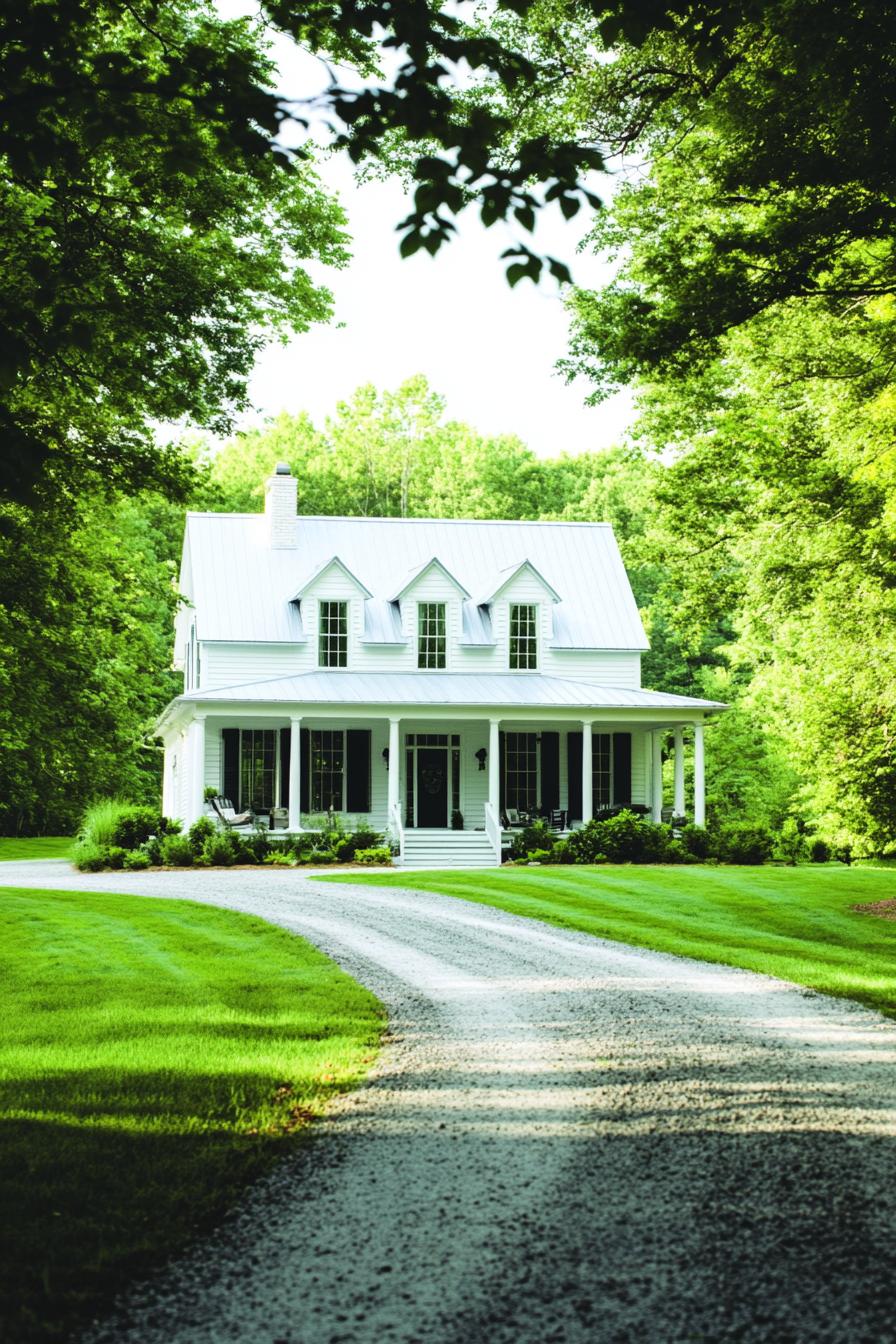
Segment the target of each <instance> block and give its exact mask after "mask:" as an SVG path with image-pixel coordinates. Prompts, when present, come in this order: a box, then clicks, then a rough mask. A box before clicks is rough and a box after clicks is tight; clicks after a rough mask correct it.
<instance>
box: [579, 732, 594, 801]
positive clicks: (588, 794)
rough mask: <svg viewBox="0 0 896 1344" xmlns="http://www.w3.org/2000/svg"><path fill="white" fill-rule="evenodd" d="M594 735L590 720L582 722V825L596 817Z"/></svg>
mask: <svg viewBox="0 0 896 1344" xmlns="http://www.w3.org/2000/svg"><path fill="white" fill-rule="evenodd" d="M592 733H593V727H592V724H591V720H590V719H583V720H582V825H583V826H585V825H586V824H587V823H588V822H589V821H590V820H591V818H592V817H593V816H594V775H593V773H592V767H591V758H592V747H593V745H594V744H593V741H592Z"/></svg>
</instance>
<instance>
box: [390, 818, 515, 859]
mask: <svg viewBox="0 0 896 1344" xmlns="http://www.w3.org/2000/svg"><path fill="white" fill-rule="evenodd" d="M497 866H498V861H497V859H496V858H495V851H494V849H493V848H492V846H491V844H490V842H489V839H488V836H487V835H486V833H485V831H451V830H447V829H444V828H442V829H435V828H433V829H427V828H420V827H418V828H409V829H408V830H406V831H405V833H404V855H403V858H402V867H404V868H497Z"/></svg>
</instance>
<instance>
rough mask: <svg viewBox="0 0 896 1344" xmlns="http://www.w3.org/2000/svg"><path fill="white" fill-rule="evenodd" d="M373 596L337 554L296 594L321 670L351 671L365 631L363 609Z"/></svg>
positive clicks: (300, 587) (305, 628)
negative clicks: (354, 651)
mask: <svg viewBox="0 0 896 1344" xmlns="http://www.w3.org/2000/svg"><path fill="white" fill-rule="evenodd" d="M372 597H373V594H372V593H371V592H370V590H369V589H368V588H367V587H365V585H364V584H363V583H362V582H361V580H360V579H359V578H358V577H357V575H356V574H353V573H352V571H351V570H350V569H349V567H348V565H346V564H345V563H344V561H342V560H341V559H340V558H339V556H338V555H334V556H331V557H330V559H329V560H327V561H325V562H324V564H322V565H320V566H319V567H318V568H317V569H316V570H315V571H314V573H313V574H311V576H310V577H309V578H308V579H306V580H305V582H304V583H302V584H301V585H300V586H299V587H298V588H297V589H296V591H295V593H294V594H293V596H292V599H291V600H292V601H293V602H295V603H297V604H298V606H299V610H300V611H301V615H302V626H303V629H304V632H305V634H306V636H307V637H309V638H311V639H315V636H316V642H315V648H316V658H315V662H316V665H317V666H318V667H322V668H336V669H338V668H348V667H350V666H352V664H353V662H354V659H353V657H352V652H353V648H354V646H355V645H356V644H357V641H358V639H359V638H360V637H361V635H362V632H363V629H364V608H365V604H366V603H367V602H368V601H370V600H371V599H372Z"/></svg>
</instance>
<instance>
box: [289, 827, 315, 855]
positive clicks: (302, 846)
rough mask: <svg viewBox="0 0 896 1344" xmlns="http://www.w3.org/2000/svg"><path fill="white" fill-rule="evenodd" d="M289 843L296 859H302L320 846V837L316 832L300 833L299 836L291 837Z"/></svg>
mask: <svg viewBox="0 0 896 1344" xmlns="http://www.w3.org/2000/svg"><path fill="white" fill-rule="evenodd" d="M289 843H290V844H291V846H292V852H293V854H295V856H296V858H297V859H302V858H304V856H305V855H306V854H309V853H310V852H311V850H312V849H316V848H317V847H318V846H319V845H320V843H321V836H320V833H319V832H318V831H302V832H301V834H299V835H295V836H293V838H292V840H291V841H290V842H289Z"/></svg>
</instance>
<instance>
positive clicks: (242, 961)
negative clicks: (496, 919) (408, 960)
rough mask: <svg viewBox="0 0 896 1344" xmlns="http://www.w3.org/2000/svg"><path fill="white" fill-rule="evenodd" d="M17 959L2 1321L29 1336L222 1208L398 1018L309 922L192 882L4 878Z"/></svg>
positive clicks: (2, 1176) (7, 923) (358, 1075)
mask: <svg viewBox="0 0 896 1344" xmlns="http://www.w3.org/2000/svg"><path fill="white" fill-rule="evenodd" d="M0 977H2V985H3V988H2V1020H3V1027H2V1035H0V1119H2V1124H3V1129H2V1135H3V1137H2V1143H0V1221H2V1226H3V1233H2V1236H3V1240H4V1243H5V1245H4V1248H3V1256H2V1269H0V1337H5V1338H10V1339H17V1340H23V1341H24V1340H46V1339H52V1338H61V1337H63V1335H64V1334H65V1333H66V1331H67V1330H68V1329H70V1328H71V1326H72V1323H73V1322H76V1321H77V1319H78V1318H79V1317H81V1316H83V1315H84V1314H85V1313H86V1312H88V1311H89V1310H92V1309H96V1306H97V1304H98V1303H100V1302H101V1301H102V1300H103V1299H104V1298H105V1297H106V1296H108V1295H109V1294H110V1293H111V1292H112V1291H114V1290H115V1289H116V1288H117V1287H119V1286H120V1285H121V1283H122V1282H123V1281H124V1279H125V1278H127V1277H128V1276H129V1275H131V1274H133V1273H134V1272H137V1271H142V1270H144V1269H146V1268H148V1267H149V1266H150V1265H152V1264H153V1263H154V1262H156V1261H158V1260H159V1259H161V1258H164V1257H166V1256H167V1255H169V1254H170V1253H171V1252H173V1251H176V1250H177V1249H178V1248H179V1247H180V1246H182V1245H183V1244H185V1242H186V1241H187V1240H188V1239H189V1238H190V1237H191V1236H192V1235H193V1234H194V1233H196V1232H197V1231H199V1230H200V1229H202V1228H203V1227H206V1226H208V1225H209V1224H210V1223H211V1222H212V1221H214V1220H216V1219H218V1218H219V1217H220V1216H221V1214H222V1213H223V1212H224V1211H225V1210H226V1209H227V1208H228V1206H230V1205H231V1204H232V1203H233V1202H234V1200H235V1198H236V1197H237V1195H238V1194H239V1192H240V1191H241V1189H242V1188H243V1187H244V1186H245V1184H246V1182H247V1181H249V1180H251V1179H253V1178H254V1177H256V1176H258V1175H259V1174H260V1173H261V1172H262V1171H264V1170H265V1169H266V1168H267V1167H268V1166H269V1165H270V1164H271V1162H272V1161H273V1160H274V1159H275V1158H276V1157H277V1156H279V1155H281V1154H283V1153H284V1152H286V1151H288V1150H289V1148H290V1146H291V1145H292V1144H294V1143H295V1141H296V1137H297V1134H298V1132H299V1130H300V1128H301V1126H302V1125H303V1124H304V1123H305V1121H306V1120H307V1119H308V1118H309V1117H310V1116H313V1115H314V1114H317V1113H319V1112H320V1111H321V1110H322V1109H323V1108H324V1107H325V1105H326V1103H327V1101H328V1100H329V1099H330V1098H331V1097H332V1096H333V1095H334V1093H337V1092H341V1091H344V1090H346V1089H347V1088H350V1087H353V1086H355V1085H356V1084H357V1083H358V1082H359V1081H360V1080H361V1079H362V1078H363V1076H364V1074H365V1072H366V1071H367V1069H368V1068H369V1066H370V1064H371V1062H372V1060H373V1057H374V1055H375V1052H376V1048H377V1044H378V1041H379V1037H380V1035H381V1032H382V1029H383V1025H384V1016H383V1012H382V1008H381V1006H380V1004H379V1003H378V1002H377V1000H376V999H375V998H374V997H373V996H372V995H371V994H369V993H368V992H367V991H366V990H365V989H363V988H362V987H361V986H360V985H358V984H356V983H355V982H354V981H353V980H352V979H351V978H350V977H349V976H347V975H345V974H344V973H343V972H342V971H340V970H339V968H338V967H337V966H335V965H334V963H333V962H331V961H330V960H329V959H328V958H327V957H325V956H324V955H323V954H322V953H320V952H318V951H317V950H316V949H315V948H313V947H311V946H310V945H309V944H308V943H306V942H305V941H304V940H302V939H300V938H297V937H294V936H293V935H291V934H289V933H288V932H286V931H285V930H283V929H278V928H275V927H274V926H272V925H270V924H267V923H265V922H264V921H263V920H259V919H254V918H251V917H249V916H246V915H240V914H235V913H232V912H229V911H225V910H217V909H214V908H213V907H209V906H203V905H199V904H193V903H191V902H188V901H151V900H146V899H143V898H140V897H136V896H114V895H107V894H96V893H77V894H73V893H67V892H49V891H31V890H22V889H17V888H2V889H0ZM299 1197H301V1196H300V1192H297V1198H299Z"/></svg>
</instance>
